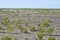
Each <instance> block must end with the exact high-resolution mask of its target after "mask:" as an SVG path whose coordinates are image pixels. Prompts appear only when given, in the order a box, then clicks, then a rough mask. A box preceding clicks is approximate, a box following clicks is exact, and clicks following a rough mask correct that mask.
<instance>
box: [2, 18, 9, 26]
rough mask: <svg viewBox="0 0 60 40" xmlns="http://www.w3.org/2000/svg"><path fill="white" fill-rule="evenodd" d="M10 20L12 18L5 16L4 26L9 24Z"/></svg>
mask: <svg viewBox="0 0 60 40" xmlns="http://www.w3.org/2000/svg"><path fill="white" fill-rule="evenodd" d="M9 22H10V20H9V19H8V18H7V17H5V18H4V20H3V23H2V24H3V25H4V26H7V25H8V24H9Z"/></svg>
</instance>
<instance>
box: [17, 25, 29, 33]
mask: <svg viewBox="0 0 60 40" xmlns="http://www.w3.org/2000/svg"><path fill="white" fill-rule="evenodd" d="M18 28H19V29H20V31H21V32H23V33H27V32H28V31H27V29H26V28H24V27H22V26H18Z"/></svg>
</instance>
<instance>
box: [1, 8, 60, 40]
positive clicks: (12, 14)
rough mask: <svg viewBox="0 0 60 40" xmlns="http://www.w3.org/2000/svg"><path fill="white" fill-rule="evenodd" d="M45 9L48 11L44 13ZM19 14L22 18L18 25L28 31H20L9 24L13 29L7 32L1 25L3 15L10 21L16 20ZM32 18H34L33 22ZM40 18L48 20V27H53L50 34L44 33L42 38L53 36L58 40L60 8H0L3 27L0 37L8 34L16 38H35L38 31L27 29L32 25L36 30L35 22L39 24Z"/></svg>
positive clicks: (24, 39) (23, 39) (46, 39)
mask: <svg viewBox="0 0 60 40" xmlns="http://www.w3.org/2000/svg"><path fill="white" fill-rule="evenodd" d="M45 11H46V12H48V13H47V14H44V12H45ZM37 13H40V15H37ZM19 16H20V17H21V19H22V22H21V24H20V25H22V26H23V27H24V28H27V30H28V32H29V33H22V32H21V31H20V30H19V29H18V28H17V27H15V26H14V25H12V24H10V26H11V27H12V28H13V30H12V31H11V32H10V33H8V32H7V30H6V29H7V28H6V27H4V26H3V25H2V21H3V19H4V17H8V18H9V19H10V21H13V20H17V19H18V17H19ZM28 19H30V20H28ZM32 19H34V21H33V22H32ZM42 19H44V20H50V21H51V22H50V23H49V24H50V25H51V26H50V27H52V28H53V29H54V30H53V33H52V34H51V35H44V37H43V39H42V40H48V37H49V36H54V37H55V38H56V40H60V9H47V10H46V9H39V10H38V9H37V10H36V9H35V10H32V9H30V10H26V9H25V10H24V9H0V25H1V26H2V27H3V29H2V30H0V39H1V38H2V37H3V36H5V35H9V36H11V37H12V38H14V37H16V38H17V40H36V39H37V32H38V31H35V32H31V31H29V28H30V26H32V25H34V26H35V28H36V30H37V24H41V23H42ZM26 22H29V26H26V24H25V23H26Z"/></svg>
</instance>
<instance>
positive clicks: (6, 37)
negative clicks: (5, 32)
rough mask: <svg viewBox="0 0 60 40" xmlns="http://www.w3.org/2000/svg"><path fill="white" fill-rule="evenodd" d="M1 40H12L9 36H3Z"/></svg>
mask: <svg viewBox="0 0 60 40" xmlns="http://www.w3.org/2000/svg"><path fill="white" fill-rule="evenodd" d="M2 40H12V38H11V37H10V36H4V37H3V38H2Z"/></svg>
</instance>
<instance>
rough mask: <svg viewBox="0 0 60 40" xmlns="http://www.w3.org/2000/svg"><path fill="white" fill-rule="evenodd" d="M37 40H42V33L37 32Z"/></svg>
mask: <svg viewBox="0 0 60 40" xmlns="http://www.w3.org/2000/svg"><path fill="white" fill-rule="evenodd" d="M37 38H38V40H42V38H43V33H42V32H39V33H38V34H37Z"/></svg>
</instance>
